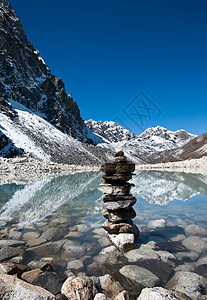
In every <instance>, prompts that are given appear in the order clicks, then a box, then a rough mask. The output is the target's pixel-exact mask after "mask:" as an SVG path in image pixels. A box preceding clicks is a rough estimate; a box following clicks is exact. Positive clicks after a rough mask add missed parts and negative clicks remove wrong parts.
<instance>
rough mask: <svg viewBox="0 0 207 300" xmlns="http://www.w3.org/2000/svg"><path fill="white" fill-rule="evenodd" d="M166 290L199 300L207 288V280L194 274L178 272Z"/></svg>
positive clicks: (168, 283)
mask: <svg viewBox="0 0 207 300" xmlns="http://www.w3.org/2000/svg"><path fill="white" fill-rule="evenodd" d="M165 288H166V289H168V290H172V291H177V292H181V293H184V294H186V295H187V296H188V297H190V299H192V300H199V299H200V296H201V294H203V291H204V289H206V288H207V279H206V278H204V277H202V276H200V275H198V274H196V273H193V272H182V271H181V272H176V273H175V275H174V276H173V277H172V278H171V279H170V280H169V281H168V282H167V284H166V285H165Z"/></svg>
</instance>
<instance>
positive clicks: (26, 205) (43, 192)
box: [0, 171, 207, 276]
mask: <svg viewBox="0 0 207 300" xmlns="http://www.w3.org/2000/svg"><path fill="white" fill-rule="evenodd" d="M101 175H102V174H101V173H100V172H89V173H76V174H70V175H67V176H60V177H56V178H46V179H43V180H39V181H38V180H37V181H35V182H30V183H26V182H22V181H21V182H18V181H15V182H13V183H9V184H8V183H5V184H2V185H0V237H1V238H3V239H8V238H9V239H13V240H21V241H24V242H25V245H24V246H23V247H20V248H21V249H20V250H19V253H18V252H17V254H16V256H22V257H23V261H22V262H23V263H28V262H29V261H31V260H39V259H42V258H44V257H53V258H54V260H55V261H56V262H57V266H58V268H59V270H60V271H66V270H67V272H68V274H71V272H72V273H73V274H75V275H77V274H79V273H80V272H82V273H83V272H84V273H85V274H86V275H88V276H92V275H95V276H99V275H102V274H104V273H105V272H106V271H104V269H103V268H102V267H101V264H100V262H101V263H103V261H104V260H103V259H101V257H103V256H104V255H107V253H111V252H110V251H111V248H108V247H109V246H111V244H110V242H109V241H108V240H107V238H106V236H105V233H104V232H103V230H102V227H101V225H102V223H103V222H104V218H103V216H102V213H101V211H102V209H103V208H104V207H103V204H102V202H101V195H102V193H101V190H100V187H99V185H100V183H101V182H102V179H101ZM4 182H5V181H4ZM132 182H133V183H134V184H135V187H134V188H132V191H131V192H132V194H133V195H134V196H136V197H137V203H136V204H135V206H134V209H135V211H136V213H137V216H136V218H135V219H134V223H135V224H136V225H137V226H138V227H139V229H140V231H141V233H140V237H139V239H138V241H137V243H136V248H139V247H140V244H147V243H148V242H150V241H154V242H155V243H158V244H159V249H160V250H166V248H165V247H166V243H165V242H167V241H168V242H169V241H177V242H179V243H182V241H183V240H185V239H187V238H188V237H189V236H194V235H195V236H199V237H201V238H202V241H206V242H207V219H206V215H207V177H205V176H203V175H200V174H185V173H168V172H159V171H137V175H136V176H134V178H133V180H132ZM194 224H195V225H197V227H193V226H190V225H194ZM186 228H187V229H186ZM162 245H163V249H162ZM206 245H207V244H206ZM112 250H113V249H112ZM168 250H169V249H168ZM113 251H114V253H116V255H115V254H114V256H113V261H114V263H119V264H125V263H127V257H126V256H125V254H124V253H120V252H118V251H117V250H113ZM176 251H177V252H179V251H180V250H179V249H178V250H176V249H175V250H174V251H173V250H172V249H171V253H173V255H175V256H176V255H177V252H176ZM182 251H183V250H182ZM193 251H194V250H193V249H187V248H186V253H187V252H189V255H187V254H186V255H185V256H184V255H180V256H179V255H178V256H176V257H177V258H178V260H179V262H177V264H178V265H182V264H187V263H191V264H192V262H193V261H196V260H198V259H199V258H200V257H202V256H204V255H205V252H206V251H207V248H206V249H205V247H204V248H203V250H201V251H200V253H197V252H196V253H197V255H194V256H193V255H192V252H193ZM194 252H195V251H194ZM179 253H180V252H179ZM190 254H191V255H190ZM110 255H111V254H110ZM110 257H112V256H110ZM74 261H75V262H74ZM73 262H74V263H73ZM174 267H175V266H174ZM58 268H57V269H58Z"/></svg>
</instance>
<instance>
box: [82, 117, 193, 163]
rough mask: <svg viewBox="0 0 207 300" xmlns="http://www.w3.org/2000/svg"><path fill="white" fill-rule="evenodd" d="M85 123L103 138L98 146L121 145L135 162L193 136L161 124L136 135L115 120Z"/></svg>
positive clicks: (181, 144) (185, 141)
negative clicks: (171, 129) (168, 128)
mask: <svg viewBox="0 0 207 300" xmlns="http://www.w3.org/2000/svg"><path fill="white" fill-rule="evenodd" d="M85 123H86V125H87V126H88V127H89V128H90V129H92V130H93V131H94V132H95V133H96V134H97V135H99V136H100V137H102V138H103V141H102V142H101V143H98V144H97V146H98V147H102V148H109V149H112V150H113V151H114V150H115V149H116V148H117V147H118V146H120V145H121V146H122V147H123V150H124V152H125V155H126V156H127V157H128V158H129V159H130V160H132V161H135V162H137V163H144V162H147V161H148V157H149V156H151V155H152V154H153V153H156V152H159V151H164V150H170V149H175V148H177V147H181V146H183V145H184V144H186V143H187V142H189V141H190V140H191V139H193V138H194V137H195V135H193V134H190V133H187V132H186V131H184V130H178V131H175V132H174V131H170V130H167V129H166V128H164V127H161V126H157V127H149V128H147V129H146V130H145V131H144V132H143V133H142V134H140V135H139V136H138V135H136V134H135V133H130V132H129V130H127V129H125V128H123V127H121V126H120V125H118V124H116V123H115V122H107V121H105V122H101V121H98V122H97V121H94V120H88V121H85Z"/></svg>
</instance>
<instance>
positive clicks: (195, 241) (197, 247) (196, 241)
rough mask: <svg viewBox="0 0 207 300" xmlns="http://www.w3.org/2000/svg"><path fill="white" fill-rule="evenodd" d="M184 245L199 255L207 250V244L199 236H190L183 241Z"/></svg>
mask: <svg viewBox="0 0 207 300" xmlns="http://www.w3.org/2000/svg"><path fill="white" fill-rule="evenodd" d="M182 245H183V246H185V247H186V248H187V249H188V250H192V251H195V252H197V253H199V254H201V253H202V252H205V251H206V250H207V243H206V242H205V241H204V240H203V239H202V238H200V237H199V236H189V237H188V238H187V239H185V240H183V241H182Z"/></svg>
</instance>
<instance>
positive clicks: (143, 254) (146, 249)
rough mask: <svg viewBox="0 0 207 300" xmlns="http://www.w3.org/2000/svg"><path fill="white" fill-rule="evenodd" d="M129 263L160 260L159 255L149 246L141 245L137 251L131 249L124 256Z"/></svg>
mask: <svg viewBox="0 0 207 300" xmlns="http://www.w3.org/2000/svg"><path fill="white" fill-rule="evenodd" d="M124 255H125V256H126V257H127V258H128V260H129V262H138V261H143V260H148V259H160V255H159V254H158V253H157V251H155V250H154V249H152V246H151V245H148V244H146V245H141V246H140V248H139V249H133V250H130V251H128V252H126V253H125V254H124Z"/></svg>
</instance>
